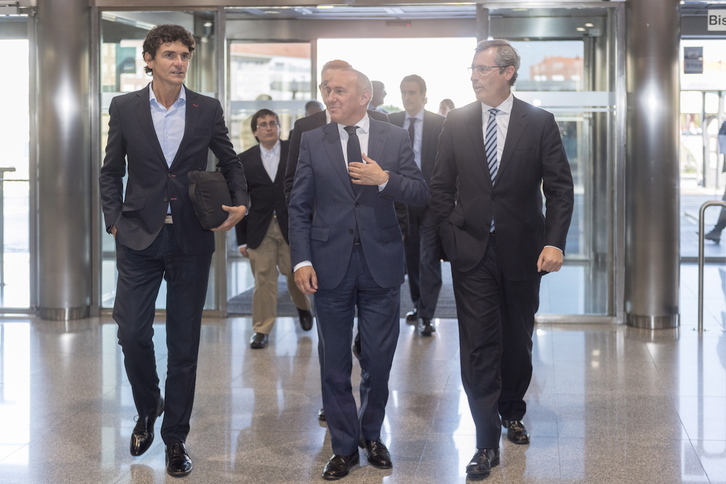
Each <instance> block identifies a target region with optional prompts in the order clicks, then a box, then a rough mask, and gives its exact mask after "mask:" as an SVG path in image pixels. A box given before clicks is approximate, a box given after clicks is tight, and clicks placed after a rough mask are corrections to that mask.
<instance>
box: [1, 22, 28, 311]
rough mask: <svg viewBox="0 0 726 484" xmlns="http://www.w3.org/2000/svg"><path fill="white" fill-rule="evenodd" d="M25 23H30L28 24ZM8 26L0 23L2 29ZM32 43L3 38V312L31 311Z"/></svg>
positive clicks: (24, 40)
mask: <svg viewBox="0 0 726 484" xmlns="http://www.w3.org/2000/svg"><path fill="white" fill-rule="evenodd" d="M23 23H24V22H23ZM2 28H3V21H2V20H0V29H2ZM29 55H30V53H29V43H28V40H27V39H0V63H1V64H2V65H4V66H8V67H9V68H10V70H9V71H8V72H7V73H6V74H4V75H2V76H0V92H5V93H11V95H9V96H5V100H4V102H3V110H2V114H0V307H3V308H4V309H10V308H18V309H25V308H28V307H30V305H31V300H30V225H29V222H30V182H29V179H30V162H29V159H30V156H29V152H30V116H29V113H30V96H29V88H30V57H29Z"/></svg>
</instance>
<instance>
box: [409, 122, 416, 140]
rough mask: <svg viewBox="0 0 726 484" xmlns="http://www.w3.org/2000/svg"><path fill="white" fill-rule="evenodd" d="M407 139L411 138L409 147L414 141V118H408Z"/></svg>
mask: <svg viewBox="0 0 726 484" xmlns="http://www.w3.org/2000/svg"><path fill="white" fill-rule="evenodd" d="M408 123H409V124H408V137H409V138H411V146H413V141H414V140H415V139H416V124H415V123H416V118H408Z"/></svg>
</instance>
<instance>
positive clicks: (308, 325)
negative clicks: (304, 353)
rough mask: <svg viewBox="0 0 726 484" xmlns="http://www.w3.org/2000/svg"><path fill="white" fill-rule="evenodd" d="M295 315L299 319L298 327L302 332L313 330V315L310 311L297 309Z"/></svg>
mask: <svg viewBox="0 0 726 484" xmlns="http://www.w3.org/2000/svg"><path fill="white" fill-rule="evenodd" d="M297 314H298V317H299V319H300V327H301V328H302V330H303V331H310V330H311V329H313V315H312V313H311V312H310V311H308V310H307V309H300V308H298V310H297Z"/></svg>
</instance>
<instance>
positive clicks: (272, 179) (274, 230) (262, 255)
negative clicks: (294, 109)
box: [236, 109, 313, 349]
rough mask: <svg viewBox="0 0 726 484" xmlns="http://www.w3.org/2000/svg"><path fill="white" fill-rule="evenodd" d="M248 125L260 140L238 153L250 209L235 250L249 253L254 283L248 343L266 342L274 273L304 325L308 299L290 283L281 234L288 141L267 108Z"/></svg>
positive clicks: (308, 325)
mask: <svg viewBox="0 0 726 484" xmlns="http://www.w3.org/2000/svg"><path fill="white" fill-rule="evenodd" d="M250 128H251V129H252V134H253V135H254V136H255V139H256V140H257V141H259V143H260V144H258V145H257V146H253V147H252V148H250V149H249V150H247V151H245V152H244V153H241V154H240V155H239V157H240V161H242V166H243V167H244V169H245V176H246V177H247V186H248V189H249V192H250V202H251V206H250V212H249V215H248V216H247V217H245V218H244V219H243V220H242V221H241V222H240V223H238V224H237V227H236V229H237V244H238V245H239V247H238V249H239V252H240V254H242V256H243V257H247V258H249V259H250V267H251V269H252V275H253V276H254V278H255V289H254V292H253V295H252V331H253V335H252V338H251V339H250V347H251V348H253V349H260V348H264V347H266V346H267V343H268V341H269V334H270V331H272V327H273V325H274V324H275V318H276V317H277V275H278V270H279V273H280V274H282V275H284V276H285V277H286V278H287V290H288V292H289V294H290V299H292V302H293V304H295V307H296V308H297V312H298V317H299V320H300V327H301V328H302V329H303V331H310V330H311V329H312V327H313V315H312V314H311V313H310V301H309V300H308V298H307V296H305V295H304V294H303V293H301V292H300V290H299V289H298V288H297V286H296V285H295V278H294V277H293V274H292V266H291V265H290V246H289V245H288V239H287V204H285V194H284V193H283V191H282V182H283V178H284V176H285V166H286V165H287V148H288V146H289V142H288V141H281V140H280V118H279V117H278V116H277V114H276V113H274V112H273V111H270V110H269V109H260V110H259V111H257V112H256V113H255V114H254V115H253V116H252V120H251V122H250Z"/></svg>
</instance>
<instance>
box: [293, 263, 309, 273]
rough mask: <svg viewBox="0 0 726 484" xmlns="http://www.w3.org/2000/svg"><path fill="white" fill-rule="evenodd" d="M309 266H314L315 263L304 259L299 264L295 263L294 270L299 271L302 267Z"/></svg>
mask: <svg viewBox="0 0 726 484" xmlns="http://www.w3.org/2000/svg"><path fill="white" fill-rule="evenodd" d="M307 266H310V267H312V266H313V263H312V262H310V261H309V260H304V261H302V262H300V263H298V264H295V267H293V269H292V272H295V271H297V270H298V269H300V268H301V267H307Z"/></svg>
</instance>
